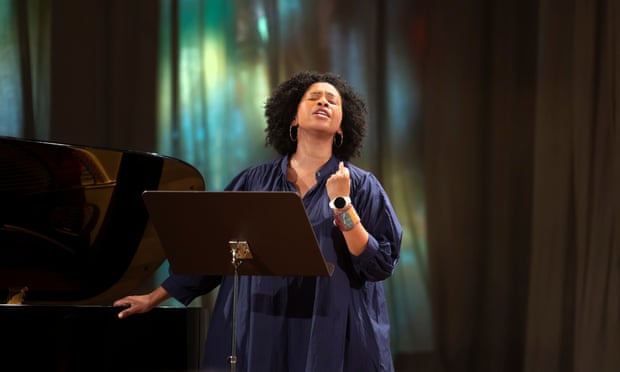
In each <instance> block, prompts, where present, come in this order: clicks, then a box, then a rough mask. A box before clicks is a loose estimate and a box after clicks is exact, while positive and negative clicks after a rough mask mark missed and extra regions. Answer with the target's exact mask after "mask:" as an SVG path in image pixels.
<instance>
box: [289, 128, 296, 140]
mask: <svg viewBox="0 0 620 372" xmlns="http://www.w3.org/2000/svg"><path fill="white" fill-rule="evenodd" d="M293 127H295V128H297V125H291V126H290V127H288V136H289V138H290V139H291V141H292V142H297V131H296V132H295V137H293Z"/></svg>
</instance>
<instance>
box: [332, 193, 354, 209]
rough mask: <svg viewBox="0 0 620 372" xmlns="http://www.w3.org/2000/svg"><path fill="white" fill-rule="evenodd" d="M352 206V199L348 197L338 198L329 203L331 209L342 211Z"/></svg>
mask: <svg viewBox="0 0 620 372" xmlns="http://www.w3.org/2000/svg"><path fill="white" fill-rule="evenodd" d="M349 204H351V198H350V197H348V196H337V197H335V198H334V199H332V200H331V201H330V202H329V207H330V208H331V209H342V208H344V207H346V206H347V205H349Z"/></svg>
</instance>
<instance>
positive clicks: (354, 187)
mask: <svg viewBox="0 0 620 372" xmlns="http://www.w3.org/2000/svg"><path fill="white" fill-rule="evenodd" d="M365 116H366V105H365V103H364V101H363V100H362V99H361V98H360V97H359V96H358V94H357V93H356V92H355V91H354V90H353V89H352V88H351V86H350V85H349V84H348V83H347V82H346V81H345V80H344V79H342V78H341V77H340V76H338V75H335V74H332V73H324V74H321V73H317V72H301V73H298V74H296V75H294V76H292V77H291V78H290V79H289V80H287V81H285V82H283V83H282V84H280V85H279V86H278V87H277V88H276V89H275V90H274V92H273V94H272V96H271V97H270V98H269V99H268V100H267V102H266V105H265V117H266V119H267V128H266V130H265V131H266V133H267V135H266V145H271V146H273V148H274V149H275V150H276V151H277V152H278V153H279V154H280V155H281V156H280V157H278V158H277V159H275V160H272V161H268V162H265V163H263V164H260V165H256V166H253V167H250V168H248V169H245V170H243V171H242V172H241V173H239V174H238V175H237V176H236V177H235V178H234V179H233V180H232V181H231V182H230V183H229V184H228V186H227V187H226V190H227V191H296V192H297V193H298V194H299V195H300V197H301V198H302V200H303V204H304V207H305V209H306V212H307V214H308V217H309V219H310V221H311V223H312V226H313V229H314V232H315V235H316V237H317V240H318V243H319V246H320V247H321V251H322V252H323V256H324V257H325V260H326V261H327V262H331V263H334V264H335V266H336V267H335V270H334V272H333V275H332V276H330V277H274V276H241V277H239V287H238V296H239V297H238V308H237V323H236V326H235V329H236V333H235V334H236V345H237V351H236V355H237V363H236V369H237V370H239V371H259V372H263V371H330V372H331V371H392V370H393V369H394V367H393V363H392V355H391V350H390V335H389V320H388V311H387V306H386V300H385V297H384V292H383V287H382V283H381V281H382V280H384V279H387V278H388V277H390V276H391V275H392V273H393V272H394V269H395V266H396V264H397V262H398V258H399V253H400V245H401V239H402V228H401V225H400V223H399V221H398V218H397V216H396V214H395V212H394V210H393V207H392V205H391V203H390V200H389V198H388V196H387V194H386V193H385V191H384V189H383V187H382V186H381V184H380V182H379V181H378V180H377V178H376V177H375V176H374V175H373V174H371V173H370V172H368V171H365V170H362V169H360V168H359V167H356V166H354V165H352V164H351V163H349V162H348V160H349V159H350V158H351V157H353V156H357V155H359V153H360V149H361V146H362V140H363V137H364V135H365V133H366V122H365ZM292 249H294V248H292ZM218 285H219V286H220V288H219V292H218V296H217V299H216V302H215V305H214V309H213V315H212V319H211V321H210V323H209V329H208V334H207V340H206V344H205V354H204V361H203V363H204V367H205V369H206V370H228V369H230V362H229V360H228V357H229V356H230V355H231V340H232V338H231V337H232V316H233V314H232V311H231V309H232V303H233V277H228V276H225V277H219V276H187V275H175V274H174V273H171V275H170V276H169V277H168V278H167V279H166V280H165V281H164V282H163V283H162V285H161V286H160V287H159V288H157V289H155V290H154V291H153V292H151V293H149V294H146V295H141V296H127V297H125V298H122V299H120V300H118V301H116V302H115V303H114V305H115V306H125V307H126V309H124V310H122V311H120V312H119V314H118V316H119V318H125V317H127V316H129V315H131V314H134V313H143V312H146V311H149V310H151V309H152V308H153V307H155V306H157V305H158V304H160V303H161V302H162V301H164V300H166V299H168V298H170V297H171V296H172V297H174V298H176V299H177V300H179V301H180V302H181V303H183V304H185V305H188V304H189V303H190V302H191V301H192V300H193V299H194V298H196V297H197V296H200V295H203V294H205V293H208V292H209V291H211V290H213V289H215V288H216V287H217V286H218Z"/></svg>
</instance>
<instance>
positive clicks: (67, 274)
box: [0, 136, 205, 305]
mask: <svg viewBox="0 0 620 372" xmlns="http://www.w3.org/2000/svg"><path fill="white" fill-rule="evenodd" d="M0 175H1V177H0V303H4V302H5V301H4V300H5V299H6V300H7V301H8V299H9V297H10V296H11V295H12V294H13V292H16V291H17V292H19V291H20V290H22V289H25V288H27V291H26V294H25V301H24V303H25V304H29V303H30V304H54V303H58V304H84V305H109V304H110V303H111V302H112V301H114V300H115V299H117V298H119V297H121V296H123V295H125V294H128V293H131V292H132V291H133V290H135V289H136V288H138V287H139V286H141V285H143V284H144V283H145V281H146V280H148V279H149V278H151V277H152V275H153V274H154V273H155V271H156V270H157V269H158V268H159V267H160V266H161V264H162V263H163V262H164V260H165V256H164V253H163V250H162V248H161V244H160V242H159V239H158V238H157V234H156V233H155V231H154V229H153V227H152V225H151V224H150V222H149V218H148V213H147V211H146V209H145V207H144V203H143V201H142V192H143V191H144V190H204V188H205V185H204V180H203V178H202V176H201V174H200V172H199V171H198V170H197V169H195V168H194V167H193V166H191V165H190V164H188V163H186V162H184V161H182V160H178V159H174V158H171V157H166V156H163V155H159V154H154V153H145V152H136V151H128V150H117V149H106V148H96V147H89V146H82V145H69V144H62V143H54V142H43V141H35V140H26V139H20V138H14V137H4V136H0Z"/></svg>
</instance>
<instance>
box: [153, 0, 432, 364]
mask: <svg viewBox="0 0 620 372" xmlns="http://www.w3.org/2000/svg"><path fill="white" fill-rule="evenodd" d="M411 10H412V9H411V5H410V4H409V3H408V2H399V1H394V2H392V3H391V4H390V6H387V5H385V4H381V3H380V2H361V3H359V2H353V1H339V2H332V1H312V2H308V1H301V0H298V1H286V2H278V1H247V0H236V1H226V0H211V1H200V0H179V1H171V0H163V1H162V2H161V14H162V19H161V28H160V29H161V35H160V40H161V41H160V43H161V47H160V50H161V57H160V69H159V77H158V81H159V84H160V86H159V97H160V98H159V120H158V151H159V152H161V153H163V154H167V155H171V156H174V157H177V158H181V159H183V160H185V161H187V162H189V163H190V164H192V165H194V166H195V167H196V168H198V169H199V170H200V172H201V173H202V174H203V176H204V178H205V183H206V185H207V186H206V187H207V189H211V190H221V189H223V187H224V186H225V185H226V183H227V182H228V181H229V180H230V179H231V178H232V177H233V176H234V175H235V174H236V173H238V172H239V171H240V170H241V169H243V168H245V167H247V166H250V165H252V164H255V163H257V162H260V161H264V160H266V159H268V158H270V157H273V156H275V152H274V151H273V150H272V149H270V148H266V147H265V146H264V128H265V120H264V117H263V105H264V103H265V100H266V98H267V97H268V96H269V94H270V91H271V89H272V88H273V87H274V86H275V85H276V84H277V83H278V82H280V81H281V80H283V79H285V78H286V77H287V76H290V75H291V74H292V73H294V72H297V71H300V70H319V71H327V70H329V71H334V72H336V73H339V74H341V75H342V76H344V77H345V78H346V79H347V80H349V81H350V82H351V83H352V84H353V85H354V86H355V87H356V89H357V90H358V91H360V93H361V94H362V95H364V96H365V98H366V100H367V102H368V105H369V118H368V120H369V127H370V128H369V135H368V137H367V139H366V142H365V144H364V148H363V151H362V152H363V155H362V156H361V158H359V159H354V162H356V163H357V164H359V165H361V166H363V167H365V168H367V169H369V170H371V171H373V172H374V173H375V174H376V175H377V176H378V177H379V178H380V179H381V181H382V183H383V184H384V186H385V188H386V190H387V191H388V193H389V195H390V197H391V199H392V201H393V203H394V205H395V208H396V210H397V213H398V215H399V217H400V219H401V222H402V224H403V227H404V230H405V235H404V241H403V246H402V258H401V262H400V264H399V266H398V268H397V270H396V272H395V275H394V276H393V277H392V278H391V279H389V280H388V281H387V282H386V283H385V288H386V291H387V295H388V299H389V302H390V303H389V309H390V317H391V321H392V335H393V348H394V352H395V353H413V352H419V351H428V350H431V349H432V328H431V324H432V321H431V311H430V303H429V294H428V263H427V253H426V250H427V247H426V233H425V222H424V221H425V208H424V198H423V194H424V190H423V186H422V185H423V172H422V170H421V166H420V164H421V162H420V157H419V153H420V151H419V149H416V146H418V144H419V143H420V135H421V133H420V130H419V112H418V111H419V110H418V107H419V93H418V91H419V86H420V83H419V81H418V79H419V77H418V76H417V71H416V67H417V66H416V64H417V63H418V61H417V60H416V59H418V58H421V57H423V56H422V55H419V54H416V53H420V52H421V49H419V48H421V47H422V46H423V44H422V43H421V42H422V40H421V39H420V37H423V36H424V35H423V29H420V28H418V29H415V28H412V27H409V26H407V25H408V24H409V22H411V20H412V19H413V18H412V17H413V15H412V14H415V13H411V12H410V11H411ZM408 11H409V15H408V16H407V17H406V18H403V14H407V12H408ZM422 16H423V14H422ZM377 35H384V36H383V37H378V36H377ZM416 37H417V39H416ZM161 275H162V277H163V276H164V275H166V273H165V272H164V271H162V273H161Z"/></svg>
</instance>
